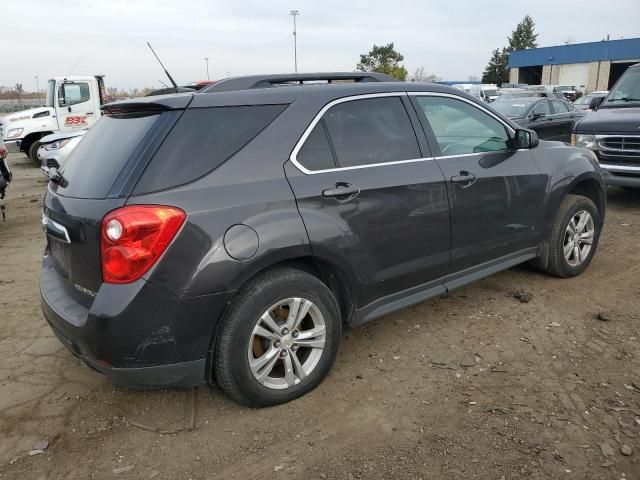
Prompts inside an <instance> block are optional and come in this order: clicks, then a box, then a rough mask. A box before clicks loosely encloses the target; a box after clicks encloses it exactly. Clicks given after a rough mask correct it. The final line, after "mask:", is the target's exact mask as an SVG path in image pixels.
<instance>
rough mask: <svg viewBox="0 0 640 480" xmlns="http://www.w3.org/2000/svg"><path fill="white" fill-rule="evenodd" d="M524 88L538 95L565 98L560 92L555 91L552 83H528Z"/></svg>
mask: <svg viewBox="0 0 640 480" xmlns="http://www.w3.org/2000/svg"><path fill="white" fill-rule="evenodd" d="M526 90H527V91H528V92H535V93H536V94H537V96H539V97H546V98H558V99H560V100H566V97H565V96H564V95H563V94H562V93H561V92H559V91H557V90H556V89H555V87H554V86H553V85H530V86H528V87H527V88H526Z"/></svg>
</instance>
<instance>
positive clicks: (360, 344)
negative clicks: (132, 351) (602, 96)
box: [0, 155, 640, 480]
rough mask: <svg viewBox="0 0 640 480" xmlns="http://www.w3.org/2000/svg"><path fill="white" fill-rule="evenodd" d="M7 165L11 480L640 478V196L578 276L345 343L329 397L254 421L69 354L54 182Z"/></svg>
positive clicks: (472, 290)
mask: <svg viewBox="0 0 640 480" xmlns="http://www.w3.org/2000/svg"><path fill="white" fill-rule="evenodd" d="M10 162H11V165H12V166H13V168H14V174H15V180H14V182H13V184H12V185H11V186H10V188H9V194H8V199H7V206H8V218H7V221H6V222H5V223H1V222H0V302H1V310H0V478H1V479H14V478H15V479H44V478H47V479H49V478H51V479H63V478H64V479H75V478H98V479H102V478H107V479H109V478H124V479H144V478H157V479H204V478H207V479H211V478H221V479H227V478H237V479H247V478H276V479H278V478H308V479H346V480H351V479H378V478H379V479H395V478H398V479H405V478H406V479H424V480H427V479H443V478H447V479H449V478H450V479H470V478H478V479H492V480H500V479H523V478H526V479H543V478H544V479H546V478H559V479H560V478H561V479H601V478H602V479H616V480H619V479H622V478H625V479H640V464H639V463H638V462H639V461H640V327H639V321H640V249H639V248H638V239H639V238H640V195H633V194H631V193H627V192H624V191H622V190H619V189H612V190H611V191H610V194H609V211H608V216H607V221H606V226H605V231H604V234H603V237H602V240H601V244H600V247H599V251H598V253H597V255H596V257H595V259H594V262H593V263H592V265H591V266H590V268H589V269H588V270H587V272H585V274H584V275H582V276H581V277H579V278H575V279H571V280H561V279H556V278H550V277H547V276H544V275H542V274H540V273H538V272H536V271H532V270H529V269H526V268H515V269H512V270H509V271H507V272H503V273H500V274H498V275H494V276H492V277H490V278H487V279H485V280H483V281H480V282H478V283H476V284H474V285H472V286H469V287H466V288H463V289H460V290H457V291H454V292H453V293H452V294H451V295H449V296H446V297H443V298H438V299H434V300H431V301H428V302H425V303H422V304H420V305H417V306H415V307H412V308H409V309H406V310H403V311H401V312H398V313H396V314H393V315H389V316H388V317H386V318H383V319H380V320H379V321H377V322H375V323H373V324H370V325H368V326H365V327H363V328H360V329H358V330H352V331H349V332H346V333H345V335H344V339H343V343H342V346H341V350H340V353H339V356H338V361H337V363H336V365H335V367H334V369H333V371H332V373H331V374H330V375H329V376H328V378H327V379H326V380H325V381H324V382H323V383H322V384H321V385H320V386H319V387H318V388H317V389H316V390H314V391H313V392H311V393H310V394H308V395H306V396H305V397H304V398H302V399H299V400H297V401H294V402H291V403H289V404H287V405H281V406H278V407H273V408H267V409H261V410H254V409H247V408H243V407H240V406H237V405H235V404H234V403H232V402H231V401H230V400H229V399H228V398H226V397H225V395H223V394H222V392H221V391H219V390H218V389H216V388H215V387H214V388H208V387H200V388H198V389H194V390H189V391H147V392H143V391H128V390H124V389H117V388H114V387H113V385H111V383H109V381H107V379H106V378H104V377H103V376H101V375H99V374H97V373H95V372H93V371H92V370H90V369H89V368H87V367H85V366H84V365H82V364H81V362H80V361H78V360H77V359H75V358H74V357H73V356H72V355H71V354H70V353H68V352H67V351H66V350H65V349H64V348H63V347H62V346H61V345H60V343H59V342H58V341H57V340H56V338H55V337H54V336H53V333H52V332H51V330H50V329H49V328H48V326H47V324H46V322H45V321H44V319H43V317H42V314H41V312H40V306H39V297H38V272H39V264H40V255H41V252H42V249H43V245H44V240H43V235H42V233H41V231H40V226H39V216H40V206H41V201H42V195H43V192H44V189H45V187H46V182H45V180H44V177H43V176H42V174H41V173H40V172H39V171H38V170H37V169H36V168H34V167H32V166H31V164H30V163H29V162H28V160H27V159H26V158H25V157H24V156H17V155H15V156H12V157H11V159H10ZM517 292H520V293H524V295H520V297H521V298H516V297H517V296H518V295H517ZM526 300H528V301H526ZM600 313H602V315H601V316H602V317H603V318H604V319H606V321H605V320H602V319H599V318H598V315H599V314H600Z"/></svg>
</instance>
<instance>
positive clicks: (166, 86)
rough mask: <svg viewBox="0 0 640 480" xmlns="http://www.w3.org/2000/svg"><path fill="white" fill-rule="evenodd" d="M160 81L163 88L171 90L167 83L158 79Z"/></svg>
mask: <svg viewBox="0 0 640 480" xmlns="http://www.w3.org/2000/svg"><path fill="white" fill-rule="evenodd" d="M158 81H159V82H160V83H161V84H162V86H163V87H164V88H169V85H167V84H166V83H164V82H163V81H162V80H160V79H158Z"/></svg>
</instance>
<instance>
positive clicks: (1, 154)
mask: <svg viewBox="0 0 640 480" xmlns="http://www.w3.org/2000/svg"><path fill="white" fill-rule="evenodd" d="M6 156H7V149H6V148H4V147H0V158H4V157H6Z"/></svg>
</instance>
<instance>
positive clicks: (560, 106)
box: [551, 100, 573, 113]
mask: <svg viewBox="0 0 640 480" xmlns="http://www.w3.org/2000/svg"><path fill="white" fill-rule="evenodd" d="M551 103H552V104H553V112H554V113H567V112H568V111H570V110H572V109H573V108H571V109H569V107H568V104H567V103H565V102H563V101H562V100H553V101H552V102H551Z"/></svg>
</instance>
